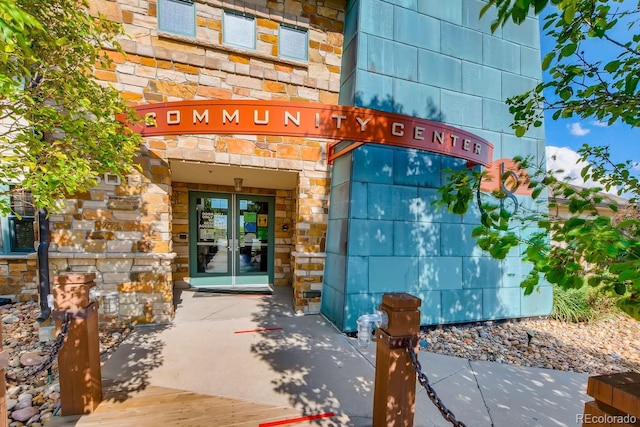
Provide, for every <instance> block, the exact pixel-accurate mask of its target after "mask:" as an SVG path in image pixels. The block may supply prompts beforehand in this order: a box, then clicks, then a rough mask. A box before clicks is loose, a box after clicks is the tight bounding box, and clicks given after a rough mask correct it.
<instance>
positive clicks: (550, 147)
mask: <svg viewBox="0 0 640 427" xmlns="http://www.w3.org/2000/svg"><path fill="white" fill-rule="evenodd" d="M631 3H635V2H628V3H627V5H628V6H629V5H630V6H634V5H633V4H631ZM540 22H541V24H542V23H543V18H542V17H541V18H540ZM637 32H638V28H633V29H632V31H631V32H630V31H629V30H628V29H627V26H626V25H618V26H617V28H616V30H615V32H613V33H612V36H613V37H615V38H617V39H619V40H622V41H628V40H629V38H630V36H631V35H632V34H633V33H637ZM553 47H554V41H553V39H549V38H548V37H546V36H545V35H544V34H542V36H541V50H542V53H541V54H542V56H543V57H544V55H546V53H547V52H549V51H550V49H552V48H553ZM582 50H584V51H585V53H586V54H587V55H589V56H590V58H593V59H596V60H602V61H606V62H608V61H610V60H612V59H614V57H615V55H616V54H617V52H616V51H614V50H613V49H611V46H609V45H605V44H604V43H602V42H599V41H589V42H588V43H585V44H584V45H583V46H582ZM606 62H605V63H606ZM546 78H548V76H547V75H544V76H543V79H546ZM545 133H546V143H547V157H548V167H549V166H551V167H553V168H556V169H557V168H560V167H561V168H562V169H564V170H565V171H566V173H567V174H569V175H571V176H577V177H579V172H580V169H582V166H581V165H579V164H576V161H577V158H578V156H577V154H576V153H575V151H576V150H577V149H579V148H580V147H581V146H582V145H583V144H589V145H608V146H609V147H610V152H611V155H612V158H613V160H614V161H616V162H622V161H625V160H632V161H634V162H640V128H632V127H630V126H628V125H626V124H623V123H614V124H613V125H612V126H609V125H607V124H606V123H601V122H598V121H597V120H596V119H587V120H582V119H581V118H579V117H573V118H571V119H561V120H556V121H554V120H553V119H552V118H551V113H547V114H546V117H545ZM551 154H554V155H556V157H557V160H556V161H554V160H552V159H549V156H550V155H551ZM635 171H636V172H637V173H640V167H639V168H636V170H635ZM573 182H574V183H576V184H578V185H580V184H582V182H581V179H580V178H578V179H577V180H576V181H573Z"/></svg>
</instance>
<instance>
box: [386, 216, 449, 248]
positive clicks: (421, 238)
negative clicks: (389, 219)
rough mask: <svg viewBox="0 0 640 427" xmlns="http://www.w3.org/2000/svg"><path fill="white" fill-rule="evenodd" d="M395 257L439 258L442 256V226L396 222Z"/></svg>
mask: <svg viewBox="0 0 640 427" xmlns="http://www.w3.org/2000/svg"><path fill="white" fill-rule="evenodd" d="M393 235H394V239H393V254H394V255H395V256H421V257H423V256H437V255H439V254H440V224H437V223H436V224H433V223H428V222H414V221H406V222H405V221H395V224H394V231H393Z"/></svg>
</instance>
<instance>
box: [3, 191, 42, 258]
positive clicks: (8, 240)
mask: <svg viewBox="0 0 640 427" xmlns="http://www.w3.org/2000/svg"><path fill="white" fill-rule="evenodd" d="M9 189H10V186H9V185H2V184H0V191H3V192H4V191H7V190H9ZM0 197H2V198H5V199H9V201H10V197H11V196H8V195H7V196H0ZM24 220H31V226H32V227H34V226H35V223H36V217H35V209H34V212H33V215H22V216H21V217H18V216H17V215H14V214H9V215H0V240H1V243H2V246H0V255H25V254H29V253H33V252H35V229H34V230H33V233H34V239H33V243H32V244H31V246H29V247H22V248H17V249H14V244H15V243H17V242H16V233H15V225H14V224H15V222H16V221H24ZM12 223H13V224H12Z"/></svg>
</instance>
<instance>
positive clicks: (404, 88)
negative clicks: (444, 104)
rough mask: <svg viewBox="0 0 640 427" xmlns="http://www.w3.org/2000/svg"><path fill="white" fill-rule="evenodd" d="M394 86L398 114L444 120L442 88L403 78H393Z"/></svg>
mask: <svg viewBox="0 0 640 427" xmlns="http://www.w3.org/2000/svg"><path fill="white" fill-rule="evenodd" d="M392 87H393V90H392V92H393V99H394V100H395V102H396V108H395V110H396V112H397V113H398V114H406V115H409V116H413V117H420V118H423V119H429V120H434V121H438V122H441V121H442V112H441V110H440V89H438V88H435V87H433V86H427V85H424V84H420V83H416V82H410V81H408V80H402V79H393V83H392Z"/></svg>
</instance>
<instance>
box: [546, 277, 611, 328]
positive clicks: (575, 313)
mask: <svg viewBox="0 0 640 427" xmlns="http://www.w3.org/2000/svg"><path fill="white" fill-rule="evenodd" d="M614 310H615V301H613V300H611V299H609V298H607V297H605V296H603V294H602V293H600V292H597V290H595V291H594V289H593V288H589V287H586V286H583V287H582V288H579V289H567V290H564V289H561V288H560V287H558V286H555V285H554V286H553V312H552V314H551V318H553V319H556V320H560V321H563V322H573V323H578V322H591V321H594V320H598V319H600V318H602V317H605V316H607V315H608V314H611V313H612V312H613V311H614Z"/></svg>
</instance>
